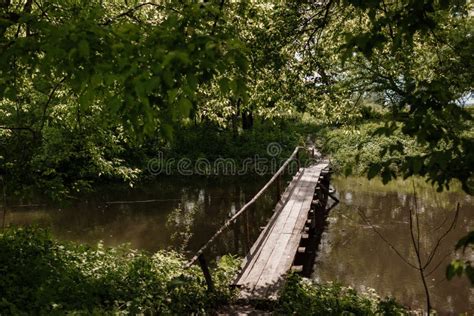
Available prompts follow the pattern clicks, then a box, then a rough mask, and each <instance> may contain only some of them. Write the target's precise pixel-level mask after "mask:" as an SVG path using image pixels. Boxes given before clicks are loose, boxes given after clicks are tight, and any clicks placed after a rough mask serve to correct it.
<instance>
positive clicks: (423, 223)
mask: <svg viewBox="0 0 474 316" xmlns="http://www.w3.org/2000/svg"><path fill="white" fill-rule="evenodd" d="M333 185H334V187H335V188H336V189H337V191H338V192H337V193H338V195H339V197H340V199H341V203H340V204H339V205H338V206H337V207H336V208H335V209H334V210H333V211H332V212H331V214H330V216H329V224H328V228H327V230H326V232H325V233H324V235H323V240H322V244H321V246H320V253H319V256H318V259H317V262H316V265H315V272H314V274H313V278H314V279H316V280H318V281H323V282H325V281H336V282H340V283H343V284H346V285H350V286H352V287H354V288H356V289H358V290H362V291H364V290H367V289H368V288H373V289H375V290H376V291H377V293H378V294H380V295H381V296H386V295H391V296H395V297H396V298H397V299H398V300H399V301H400V302H401V303H403V304H404V305H407V306H411V307H413V308H420V307H423V306H424V304H425V296H424V290H423V286H422V283H421V281H420V276H419V272H418V271H417V270H415V269H413V268H412V267H410V266H409V265H408V264H407V263H406V262H405V261H408V262H409V263H410V264H416V257H415V255H414V251H413V248H412V238H411V234H410V228H409V218H410V217H409V210H410V209H412V210H415V209H417V210H418V212H419V222H420V225H419V226H420V249H421V256H422V261H423V262H426V261H427V258H428V256H429V253H430V251H431V249H433V247H435V245H436V243H437V241H438V238H439V237H440V236H441V235H443V234H444V232H446V230H447V229H448V228H449V226H450V224H451V221H452V219H453V216H454V215H455V209H456V205H457V203H458V202H459V203H460V210H459V219H458V221H457V223H456V226H455V228H454V229H453V231H452V232H451V233H449V234H448V235H447V236H446V238H444V239H443V241H442V243H441V246H440V247H439V248H438V250H437V251H436V255H435V256H434V258H433V260H432V262H431V264H429V265H428V267H427V269H426V272H427V274H428V273H429V276H428V277H427V279H428V287H429V292H430V294H431V300H432V305H433V306H434V308H435V309H436V310H437V311H438V312H439V313H441V314H442V315H444V314H456V315H457V314H458V313H461V312H468V314H469V315H472V313H473V312H474V291H473V289H472V288H470V287H469V283H468V282H467V280H466V279H465V278H462V279H460V278H456V279H453V280H451V281H448V280H446V277H445V270H446V265H447V264H448V263H449V262H450V261H451V259H452V258H454V257H455V254H453V248H454V245H455V243H456V241H457V240H458V239H459V238H460V237H462V236H464V235H465V234H466V233H467V232H468V231H469V230H472V229H473V228H474V199H473V197H470V196H467V195H465V194H463V193H462V192H450V193H449V192H448V193H447V192H444V193H438V192H436V190H434V189H433V188H431V187H430V186H427V185H426V184H424V183H423V182H422V181H416V182H415V192H416V205H417V206H416V207H415V195H414V194H413V192H414V191H413V183H412V182H411V181H407V182H396V183H392V184H390V185H389V186H383V185H382V184H381V183H380V182H379V181H367V180H365V179H362V178H334V179H333ZM364 216H365V217H366V219H367V220H368V222H370V225H369V224H368V222H367V221H366V220H364V219H363V218H364ZM374 228H375V229H376V230H377V232H378V233H377V232H376V231H375V230H374ZM380 235H381V236H380ZM383 239H386V241H384V240H383ZM415 240H417V238H415ZM416 242H417V241H416ZM389 244H390V245H392V246H393V247H395V248H396V249H397V251H399V253H400V255H397V254H396V253H395V252H394V251H393V250H392V249H391V246H390V245H389ZM446 256H447V257H446ZM401 257H402V258H401ZM466 257H470V258H471V260H472V259H474V257H473V256H472V254H466Z"/></svg>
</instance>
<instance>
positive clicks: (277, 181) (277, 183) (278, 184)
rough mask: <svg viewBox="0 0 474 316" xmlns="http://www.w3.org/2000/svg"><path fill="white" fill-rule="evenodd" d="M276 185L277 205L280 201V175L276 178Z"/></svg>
mask: <svg viewBox="0 0 474 316" xmlns="http://www.w3.org/2000/svg"><path fill="white" fill-rule="evenodd" d="M276 185H277V203H278V201H280V198H281V175H278V178H277V180H276Z"/></svg>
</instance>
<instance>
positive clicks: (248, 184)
mask: <svg viewBox="0 0 474 316" xmlns="http://www.w3.org/2000/svg"><path fill="white" fill-rule="evenodd" d="M266 180H267V178H265V177H236V178H231V177H224V178H220V179H217V178H203V177H182V178H179V177H178V178H177V177H166V178H161V179H159V181H155V182H153V183H147V184H144V185H141V186H138V187H135V188H128V187H126V188H125V187H123V186H108V187H105V188H99V189H98V190H97V191H96V192H95V193H93V194H88V195H87V196H85V197H83V198H82V199H81V201H80V202H74V203H69V204H67V205H62V206H58V205H46V204H41V203H40V202H37V201H34V200H33V201H31V200H18V201H15V202H10V203H9V207H8V209H7V213H6V217H5V219H6V224H7V226H8V225H10V226H11V225H31V224H36V225H39V226H42V227H49V228H50V229H51V231H52V233H53V234H54V235H55V236H56V237H58V238H60V239H63V240H71V241H78V242H84V243H88V244H91V245H93V244H96V243H97V242H99V241H102V242H103V243H104V244H105V245H107V246H115V245H119V244H123V243H129V244H130V246H131V247H133V248H138V249H143V250H146V251H150V252H153V251H157V250H159V249H175V250H178V251H181V252H183V253H185V255H187V256H190V255H191V254H192V253H193V251H195V250H197V249H198V248H199V246H201V245H202V244H203V243H204V242H205V241H206V240H207V239H208V238H209V237H210V236H212V234H213V233H214V232H215V231H216V230H217V229H218V228H219V226H220V225H221V224H222V223H223V222H224V221H225V219H226V218H227V217H229V216H231V215H232V214H233V213H235V212H236V211H237V210H238V209H239V208H240V207H241V206H242V205H243V204H244V203H245V202H246V201H248V200H249V199H250V198H251V197H252V196H253V194H255V193H256V192H257V191H258V189H259V188H260V187H261V186H263V184H264V183H265V182H266ZM415 184H416V185H415V188H416V197H417V203H416V204H417V207H416V209H417V210H418V212H419V218H420V231H421V234H420V236H421V237H420V245H421V249H422V257H423V258H424V260H426V257H427V253H428V252H429V249H431V248H432V247H433V246H434V244H436V241H437V237H436V236H440V235H441V234H442V233H443V232H444V231H445V230H446V229H447V227H448V226H449V224H450V223H449V222H450V219H451V218H452V216H453V215H454V213H455V208H456V203H457V202H459V203H460V214H459V219H458V221H457V224H456V227H455V229H454V230H453V231H452V232H451V233H450V234H449V235H448V236H447V237H446V238H445V239H444V240H443V242H442V243H441V246H440V247H439V249H438V251H437V255H436V256H435V258H434V259H433V262H432V264H431V265H430V266H429V268H428V269H427V271H428V272H431V270H432V269H434V268H436V266H438V268H437V269H436V270H435V271H434V272H432V273H431V274H430V276H429V278H428V285H429V288H430V293H431V296H432V301H433V306H434V307H435V308H436V309H437V310H438V312H440V313H441V314H449V313H459V312H472V311H473V310H474V291H473V290H472V289H470V287H469V284H468V282H467V280H466V279H465V278H455V279H454V280H452V281H447V280H446V278H445V276H444V274H445V267H446V265H447V263H448V262H449V261H450V260H451V258H453V255H452V250H453V248H454V244H455V243H456V241H457V240H458V239H459V238H460V237H461V236H463V235H464V234H466V232H467V231H469V230H472V229H473V226H474V212H473V210H474V199H473V198H472V197H470V196H467V195H465V194H463V193H462V192H459V190H455V191H454V192H443V193H438V192H436V191H435V190H434V189H433V188H431V187H430V186H428V185H426V184H423V183H422V182H421V181H419V180H417V181H416V183H415ZM333 186H334V187H335V188H336V191H337V194H338V196H339V197H340V199H341V203H340V204H339V205H338V206H337V207H336V208H334V209H333V210H332V211H331V214H330V216H329V218H328V227H327V229H326V232H325V233H324V235H323V239H322V243H321V245H320V251H319V254H318V258H317V260H316V263H315V269H314V271H315V272H314V274H313V278H314V279H316V280H318V281H320V282H326V281H336V282H340V283H342V284H346V285H349V286H352V287H354V288H356V289H358V290H361V291H366V290H368V289H369V288H373V289H375V290H376V292H377V293H379V294H380V295H381V296H386V295H392V296H394V297H396V298H397V300H399V301H400V302H401V303H403V304H404V305H407V306H409V307H411V308H420V307H423V306H424V294H423V293H424V292H423V288H422V284H421V281H420V278H419V274H418V272H417V271H416V270H414V269H412V268H411V267H410V266H408V265H407V264H406V263H405V262H404V259H405V260H407V261H409V262H413V263H414V262H415V261H414V260H415V257H414V253H413V251H412V248H411V235H410V230H409V220H408V218H409V216H408V214H409V213H408V210H409V209H410V208H411V209H415V207H414V205H415V203H414V194H413V185H412V182H410V181H407V182H400V181H399V182H395V183H392V184H390V185H388V186H383V185H382V184H381V183H380V181H367V180H365V179H364V178H356V177H352V178H342V177H335V178H334V179H333ZM275 196H276V190H275V188H273V189H272V190H270V191H269V192H268V193H267V194H266V195H264V196H263V197H262V198H261V199H259V200H258V202H257V204H256V205H255V207H253V208H251V209H250V210H249V212H248V213H246V215H244V216H242V217H241V218H240V220H239V221H238V222H237V223H236V224H235V225H233V226H232V227H230V229H229V230H228V231H227V232H226V233H225V234H224V236H223V237H222V238H219V239H218V241H217V242H216V243H215V244H214V245H213V246H212V247H211V249H210V254H208V255H209V256H210V257H215V256H218V255H222V254H225V253H232V254H237V255H240V256H242V255H244V254H245V253H246V252H247V251H248V249H249V247H250V246H251V245H252V243H253V241H254V240H255V239H256V238H257V236H258V235H259V233H260V231H261V227H263V226H264V225H265V224H266V220H267V219H268V218H269V217H270V216H271V213H272V207H273V205H274V203H275ZM362 215H363V216H364V217H366V219H367V220H368V221H369V222H370V224H371V225H369V224H368V223H367V222H366V221H364V219H363V216H362ZM443 222H444V224H443ZM442 224H443V225H442ZM374 228H375V229H376V230H377V232H378V233H376V232H375V231H374ZM381 236H382V237H381ZM383 238H384V239H386V241H384V240H383ZM389 244H391V245H392V246H394V247H395V248H396V249H397V250H398V251H399V252H400V254H401V256H402V257H403V258H404V259H402V258H400V257H399V256H398V255H397V254H396V253H395V252H394V251H393V250H392V249H391V248H390V246H389ZM446 255H447V257H446V258H444V257H445V256H446ZM443 258H444V259H443Z"/></svg>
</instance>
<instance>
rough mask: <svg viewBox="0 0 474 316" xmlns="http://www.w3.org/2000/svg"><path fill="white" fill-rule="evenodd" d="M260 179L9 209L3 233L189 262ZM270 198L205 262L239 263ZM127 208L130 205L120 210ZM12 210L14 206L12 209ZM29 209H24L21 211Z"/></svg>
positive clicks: (156, 186) (162, 183)
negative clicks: (126, 248) (174, 254)
mask: <svg viewBox="0 0 474 316" xmlns="http://www.w3.org/2000/svg"><path fill="white" fill-rule="evenodd" d="M267 180H268V178H267V177H261V176H255V177H223V178H220V179H218V178H204V177H166V178H161V179H158V181H155V182H153V183H148V184H146V185H142V186H139V187H136V188H133V189H131V188H128V187H121V186H118V187H117V186H114V187H107V188H99V189H98V190H97V191H96V192H95V193H94V194H90V195H88V196H86V197H84V199H82V200H81V202H77V203H74V204H72V205H69V206H66V207H60V206H55V205H41V204H40V205H38V204H35V202H34V201H16V202H10V203H9V204H10V206H9V207H8V211H7V214H6V225H7V226H18V225H20V226H21V225H32V224H35V225H39V226H42V227H49V228H50V229H51V230H52V232H53V234H54V235H55V236H56V237H58V238H60V239H64V240H71V241H78V242H85V243H88V244H91V245H94V244H96V243H97V242H99V241H101V240H102V241H103V242H104V244H105V245H107V246H115V245H119V244H123V243H130V245H131V247H132V248H138V249H143V250H147V251H151V252H154V251H157V250H160V249H174V250H178V251H181V252H184V253H186V254H188V255H189V254H191V253H192V252H193V251H196V250H197V249H199V247H200V246H201V245H202V244H203V243H204V242H206V241H207V240H208V239H209V237H211V236H212V235H213V234H214V232H215V231H216V230H217V229H219V227H220V226H221V225H222V223H224V221H225V220H226V219H227V218H228V217H230V216H232V215H233V213H235V212H236V211H238V210H239V208H240V207H241V206H243V205H244V204H245V202H247V201H248V200H250V199H251V198H252V197H253V195H254V194H255V193H256V192H257V191H258V190H259V189H260V188H261V187H262V186H263V185H264V184H265V182H266V181H267ZM273 189H274V190H270V191H269V192H268V193H267V194H265V195H264V196H263V197H262V198H260V199H259V200H258V201H257V203H256V204H255V205H254V206H253V207H252V208H250V209H249V210H248V212H247V213H246V214H244V215H243V216H242V217H241V218H239V220H238V221H237V223H236V224H234V225H232V226H231V227H230V229H229V230H227V231H226V232H225V234H224V235H223V236H222V237H221V238H219V239H218V240H217V241H216V243H215V244H213V245H212V247H211V250H210V252H211V255H212V256H211V257H214V256H216V255H222V254H226V253H231V254H237V255H241V256H242V255H245V254H246V252H247V251H248V250H249V248H250V246H251V245H252V243H253V241H254V240H255V239H256V238H257V237H258V234H259V233H260V227H261V226H264V225H265V224H266V220H267V219H268V218H269V217H270V216H271V214H272V209H273V206H274V203H275V196H276V193H275V192H273V191H275V188H273ZM127 201H134V203H125V202H127ZM15 205H17V206H15ZM28 205H31V206H28Z"/></svg>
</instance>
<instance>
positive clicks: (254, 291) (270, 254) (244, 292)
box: [236, 163, 327, 298]
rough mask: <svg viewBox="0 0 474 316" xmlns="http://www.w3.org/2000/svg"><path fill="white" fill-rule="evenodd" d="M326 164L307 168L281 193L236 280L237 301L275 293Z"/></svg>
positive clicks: (290, 257)
mask: <svg viewBox="0 0 474 316" xmlns="http://www.w3.org/2000/svg"><path fill="white" fill-rule="evenodd" d="M326 167H327V163H321V164H318V165H314V166H311V167H309V168H307V169H305V170H304V172H302V176H300V177H299V178H298V179H297V181H296V182H294V181H292V182H291V183H290V187H291V186H292V185H293V188H291V190H288V188H287V190H285V194H286V195H285V194H284V197H285V199H286V201H285V202H284V204H280V206H278V205H277V209H278V208H279V212H278V213H275V214H274V216H272V218H271V221H270V222H269V224H268V225H267V226H266V228H265V230H264V231H263V232H262V234H261V235H260V236H259V238H258V239H257V242H256V243H255V244H254V245H253V246H252V250H251V256H247V261H246V263H245V264H244V265H243V270H242V272H241V273H240V275H239V276H238V278H237V279H236V284H237V285H239V286H241V287H242V289H241V298H265V297H268V296H269V295H270V296H273V295H274V293H276V291H277V290H278V287H279V283H280V282H281V278H282V277H283V275H284V274H285V273H286V272H287V271H288V270H289V269H290V268H291V266H292V263H293V260H294V256H295V254H296V252H297V250H298V246H299V242H300V239H301V234H302V233H303V230H304V225H305V222H306V220H307V216H308V211H309V210H310V208H311V203H312V201H313V193H314V190H315V187H316V184H317V182H318V180H319V176H320V174H321V171H322V170H323V169H324V168H326Z"/></svg>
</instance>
